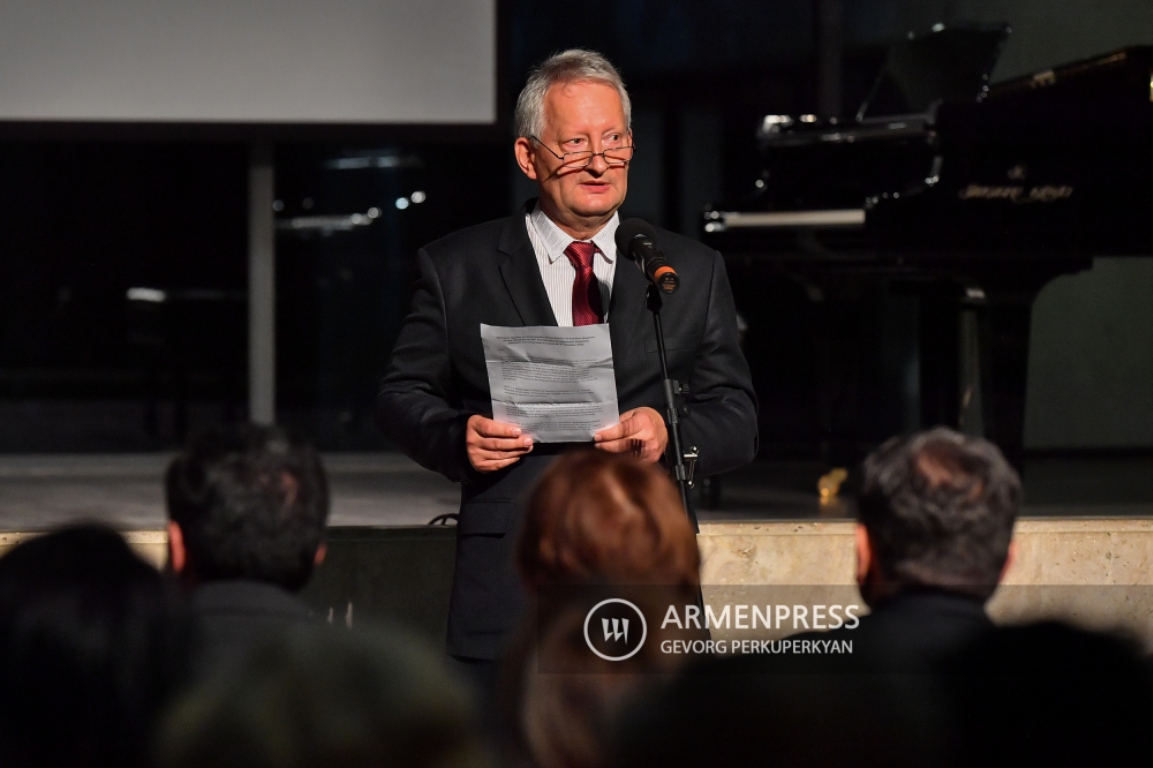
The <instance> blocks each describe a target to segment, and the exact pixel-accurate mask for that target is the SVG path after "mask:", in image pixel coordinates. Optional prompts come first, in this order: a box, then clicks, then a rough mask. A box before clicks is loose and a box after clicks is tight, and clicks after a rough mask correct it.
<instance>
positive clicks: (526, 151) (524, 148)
mask: <svg viewBox="0 0 1153 768" xmlns="http://www.w3.org/2000/svg"><path fill="white" fill-rule="evenodd" d="M513 152H514V153H515V154H516V164H517V165H518V166H520V169H521V172H523V173H524V175H525V176H528V177H529V178H530V179H532V180H533V181H536V178H537V176H536V165H535V164H534V163H533V160H535V159H536V147H534V146H533V145H532V139H528V138H525V137H524V136H521V137H520V138H519V139H517V140H516V143H515V144H513Z"/></svg>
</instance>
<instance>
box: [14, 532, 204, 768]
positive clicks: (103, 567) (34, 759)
mask: <svg viewBox="0 0 1153 768" xmlns="http://www.w3.org/2000/svg"><path fill="white" fill-rule="evenodd" d="M190 626H191V623H190V620H189V619H188V617H187V616H186V614H185V613H184V609H183V607H182V605H181V603H180V601H179V596H178V595H177V594H176V591H175V589H174V588H173V586H172V584H171V583H170V582H168V581H167V580H166V579H164V577H163V576H161V574H160V573H159V572H158V571H157V570H156V569H155V568H153V567H152V566H151V565H149V564H148V563H146V562H144V561H143V560H141V559H140V558H139V557H137V556H136V555H135V554H134V553H133V552H132V550H131V549H130V548H129V547H128V545H127V544H126V543H125V541H124V539H123V538H122V537H121V536H120V534H118V533H116V532H115V531H111V530H108V529H105V528H100V527H96V526H75V527H69V528H65V529H61V530H59V531H57V532H55V533H49V534H46V535H44V536H41V537H38V538H35V539H32V540H31V541H27V542H24V543H21V544H18V545H17V546H16V547H15V548H14V549H13V550H12V551H11V552H9V553H8V554H6V555H5V556H4V557H3V558H0V761H2V762H3V764H4V765H5V766H17V767H20V766H45V767H47V766H53V768H55V767H56V766H103V765H116V766H128V767H131V766H138V765H143V764H144V763H145V756H146V748H147V744H148V740H149V738H150V736H151V733H152V727H153V722H154V720H155V718H156V716H157V715H158V713H159V710H160V709H161V707H162V706H163V705H164V704H165V703H166V701H167V700H168V699H169V698H170V696H172V695H173V694H174V692H175V691H176V690H177V689H178V688H179V687H180V686H181V685H182V684H183V682H184V680H185V677H186V675H187V672H188V666H189V655H190V651H191V638H190Z"/></svg>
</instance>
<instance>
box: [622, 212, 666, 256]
mask: <svg viewBox="0 0 1153 768" xmlns="http://www.w3.org/2000/svg"><path fill="white" fill-rule="evenodd" d="M637 235H644V236H645V237H646V238H648V240H649V242H652V243H655V242H656V239H657V232H656V230H655V229H653V227H652V225H651V224H649V223H648V222H647V221H645V220H644V219H625V220H624V221H622V222H621V223H620V225H619V226H618V227H617V233H616V236H615V237H614V238H613V239H614V240H616V241H617V250H619V251H620V252H621V253H623V254H625V255H628V253H629V244H630V243H632V241H633V240H634V239H635V238H636V236H637Z"/></svg>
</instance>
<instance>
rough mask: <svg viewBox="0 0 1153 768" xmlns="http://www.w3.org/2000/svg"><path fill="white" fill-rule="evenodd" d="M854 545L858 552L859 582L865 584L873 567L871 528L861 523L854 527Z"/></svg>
mask: <svg viewBox="0 0 1153 768" xmlns="http://www.w3.org/2000/svg"><path fill="white" fill-rule="evenodd" d="M853 547H854V549H856V552H857V584H864V583H865V582H866V581H867V580H868V578H869V570H870V569H871V568H872V567H873V559H874V554H873V542H871V541H870V540H869V530H868V529H867V528H865V526H864V525H862V524H861V523H857V527H856V528H854V529H853Z"/></svg>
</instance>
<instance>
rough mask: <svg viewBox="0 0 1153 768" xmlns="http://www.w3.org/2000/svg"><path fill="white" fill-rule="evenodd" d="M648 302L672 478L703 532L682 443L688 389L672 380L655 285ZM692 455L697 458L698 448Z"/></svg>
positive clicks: (650, 288)
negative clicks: (680, 403) (682, 404)
mask: <svg viewBox="0 0 1153 768" xmlns="http://www.w3.org/2000/svg"><path fill="white" fill-rule="evenodd" d="M645 303H646V305H647V306H648V309H649V311H650V312H652V313H653V325H654V326H655V328H656V332H657V354H658V356H659V357H660V360H661V380H662V388H663V389H664V394H665V422H666V423H667V424H668V427H669V435H670V436H671V437H672V444H673V445H672V449H673V478H674V479H675V480H676V482H677V487H678V488H680V491H681V503H682V504H684V506H685V513H686V514H688V516H689V520H690V521H692V524H693V530H694V531H696V532H697V533H700V532H701V526H700V523H699V522H698V521H697V512H696V510H695V509H693V505H692V503H690V501H689V488H691V487H692V480H693V476H692V469H691V468H690V467H689V465H687V464H686V463H685V451H684V447H683V443H682V442H681V419H680V413H679V411H678V410H677V395H682V394H685V393H686V392H687V391H688V387H683V386H682V385H681V384H679V383H678V382H676V381H673V380H672V379H670V378H669V363H668V358H667V357H666V356H665V332H664V329H663V328H662V326H661V307H662V306H664V300H663V299H661V292H660V290H658V289H657V287H656V286H655V285H653V284H652V283H649V285H648V293H647V294H646V295H645ZM693 454H694V456H693V458H694V459H695V458H696V457H695V454H696V449H695V448H694V449H693Z"/></svg>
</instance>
